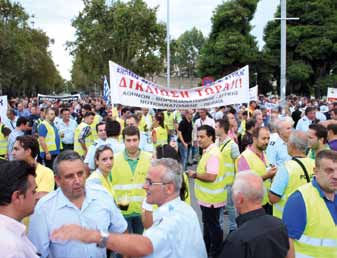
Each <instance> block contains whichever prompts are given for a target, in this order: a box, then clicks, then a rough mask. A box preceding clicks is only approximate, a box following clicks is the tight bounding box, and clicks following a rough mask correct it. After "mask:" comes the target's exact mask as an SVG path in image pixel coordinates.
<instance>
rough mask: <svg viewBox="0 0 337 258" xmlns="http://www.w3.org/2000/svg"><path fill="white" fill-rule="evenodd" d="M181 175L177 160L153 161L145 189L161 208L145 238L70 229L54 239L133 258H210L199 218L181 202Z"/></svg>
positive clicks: (153, 202)
mask: <svg viewBox="0 0 337 258" xmlns="http://www.w3.org/2000/svg"><path fill="white" fill-rule="evenodd" d="M181 173H182V168H181V166H180V165H179V164H178V162H177V161H175V160H173V159H169V158H164V159H160V160H155V161H153V163H152V165H151V167H150V169H149V171H148V175H147V177H146V181H145V184H144V189H145V190H146V192H147V196H146V201H147V203H149V204H157V205H158V206H159V208H158V210H156V212H155V214H154V223H153V225H152V226H151V227H150V228H149V229H147V230H146V232H145V233H144V234H143V235H142V236H141V235H136V234H125V235H120V234H109V235H108V236H106V237H105V236H102V235H101V234H100V233H99V231H97V230H88V229H86V228H84V227H80V226H78V225H67V226H63V227H62V228H60V229H58V230H56V231H54V232H53V233H52V239H54V240H70V239H72V240H79V241H82V242H85V243H96V244H99V245H105V246H106V247H107V248H108V249H110V250H113V251H116V252H118V253H121V254H124V255H127V256H132V257H134V256H136V257H139V256H146V257H147V256H151V257H177V258H183V257H196V258H199V257H200V258H206V257H207V254H206V248H205V245H204V243H203V239H202V234H201V230H200V226H199V223H198V218H197V215H196V213H195V212H194V210H193V209H192V208H191V207H190V206H189V205H188V204H186V203H185V202H183V201H181V200H180V198H179V191H180V187H181V183H182V175H181ZM191 232H193V234H191Z"/></svg>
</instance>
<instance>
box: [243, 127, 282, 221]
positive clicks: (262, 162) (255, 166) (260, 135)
mask: <svg viewBox="0 0 337 258" xmlns="http://www.w3.org/2000/svg"><path fill="white" fill-rule="evenodd" d="M269 138H270V135H269V129H268V128H266V127H258V128H255V129H254V131H253V144H252V145H251V146H250V147H248V148H247V149H246V150H245V151H244V152H242V153H241V155H240V156H239V158H238V160H237V172H238V173H240V172H241V171H245V170H251V171H254V172H255V173H257V174H258V175H260V176H261V177H262V179H263V181H264V182H263V183H264V186H265V187H266V189H267V191H268V190H269V188H270V184H271V179H272V178H273V177H274V175H275V174H276V171H277V168H276V167H275V166H270V164H269V162H268V159H267V157H266V154H265V153H264V151H265V150H266V148H267V146H268V143H269ZM268 201H269V200H268V195H267V193H265V197H264V199H263V203H262V204H263V207H264V208H265V210H266V212H267V213H268V214H270V215H272V207H271V205H270V204H269V203H268Z"/></svg>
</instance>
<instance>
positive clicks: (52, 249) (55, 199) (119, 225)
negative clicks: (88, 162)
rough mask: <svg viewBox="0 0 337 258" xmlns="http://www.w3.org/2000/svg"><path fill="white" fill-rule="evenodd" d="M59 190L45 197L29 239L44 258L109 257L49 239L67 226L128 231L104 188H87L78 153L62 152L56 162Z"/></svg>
mask: <svg viewBox="0 0 337 258" xmlns="http://www.w3.org/2000/svg"><path fill="white" fill-rule="evenodd" d="M54 172H55V181H56V183H57V185H58V187H59V188H58V189H57V190H56V191H53V192H51V193H49V194H47V195H46V196H44V197H43V198H42V199H41V200H40V201H39V202H38V204H37V205H36V209H35V212H34V214H33V215H32V217H31V220H30V226H29V233H28V237H29V238H30V240H31V241H32V242H33V243H34V245H35V246H36V247H37V249H38V252H39V253H40V254H41V257H50V256H52V257H62V258H71V257H106V250H105V248H103V247H98V246H96V245H85V244H83V243H80V242H74V241H68V242H66V243H62V244H60V242H55V241H52V240H51V239H50V232H52V231H53V230H55V229H57V228H59V227H61V226H62V225H65V224H71V223H72V224H76V225H82V226H84V227H86V228H87V229H91V230H98V231H100V232H102V234H108V233H103V232H118V233H123V232H125V231H126V228H127V223H126V221H125V219H124V218H123V216H122V214H121V212H120V210H119V209H118V208H117V207H116V205H115V202H114V200H113V198H112V197H111V196H110V194H109V193H108V192H107V191H105V190H104V189H103V188H101V187H98V186H97V187H95V186H91V185H90V186H89V185H85V178H86V173H85V165H84V162H83V161H82V158H81V157H80V155H79V154H78V153H77V152H74V151H72V150H66V151H63V152H61V153H60V154H59V155H58V156H57V158H56V159H55V162H54Z"/></svg>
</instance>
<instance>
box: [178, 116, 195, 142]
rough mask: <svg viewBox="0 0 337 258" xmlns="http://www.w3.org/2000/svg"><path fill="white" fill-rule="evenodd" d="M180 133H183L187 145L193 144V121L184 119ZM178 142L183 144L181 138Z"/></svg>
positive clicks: (180, 124)
mask: <svg viewBox="0 0 337 258" xmlns="http://www.w3.org/2000/svg"><path fill="white" fill-rule="evenodd" d="M178 131H180V132H181V134H182V137H183V139H184V141H185V143H192V131H193V125H192V121H191V122H188V121H187V119H186V118H183V120H181V122H180V123H179V127H178ZM178 142H181V141H180V139H179V138H178Z"/></svg>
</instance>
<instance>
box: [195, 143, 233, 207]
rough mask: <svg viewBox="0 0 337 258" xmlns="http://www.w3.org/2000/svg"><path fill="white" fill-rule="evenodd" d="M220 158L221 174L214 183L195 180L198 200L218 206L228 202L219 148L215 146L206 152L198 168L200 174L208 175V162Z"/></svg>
mask: <svg viewBox="0 0 337 258" xmlns="http://www.w3.org/2000/svg"><path fill="white" fill-rule="evenodd" d="M213 155H215V156H217V157H218V158H219V161H220V162H219V173H218V175H217V177H216V179H215V181H214V182H204V181H201V180H199V179H195V183H194V190H195V196H196V198H197V199H198V200H199V201H201V202H204V203H208V204H218V203H222V202H225V201H226V200H227V191H226V190H225V168H224V162H223V160H222V158H221V153H220V150H219V149H218V147H216V146H214V147H212V148H211V149H210V150H208V151H207V152H205V153H204V154H203V155H202V157H201V160H200V161H199V164H198V167H197V173H198V174H206V165H207V161H208V159H209V158H210V157H211V156H213Z"/></svg>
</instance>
